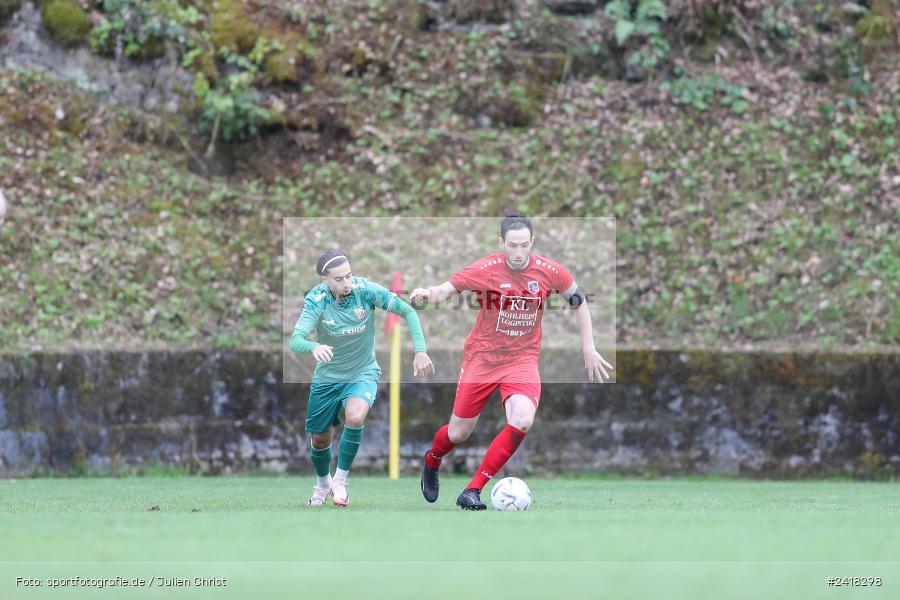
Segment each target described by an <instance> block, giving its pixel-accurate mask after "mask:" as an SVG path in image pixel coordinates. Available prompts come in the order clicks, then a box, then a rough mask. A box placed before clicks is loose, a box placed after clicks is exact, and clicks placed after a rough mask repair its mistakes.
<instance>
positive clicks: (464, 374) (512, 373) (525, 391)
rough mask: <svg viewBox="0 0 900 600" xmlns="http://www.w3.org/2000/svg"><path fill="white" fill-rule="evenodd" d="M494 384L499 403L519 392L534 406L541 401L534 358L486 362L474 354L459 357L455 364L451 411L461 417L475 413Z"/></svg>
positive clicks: (481, 407)
mask: <svg viewBox="0 0 900 600" xmlns="http://www.w3.org/2000/svg"><path fill="white" fill-rule="evenodd" d="M498 386H499V387H500V402H501V404H505V403H506V399H507V398H509V397H510V396H512V395H513V394H522V395H523V396H526V397H527V398H528V399H529V400H531V401H532V402H533V403H534V408H535V409H537V407H538V405H539V404H540V402H541V376H540V373H539V372H538V365H537V361H535V360H528V361H520V362H509V363H503V364H500V365H486V364H485V363H484V362H482V361H480V360H478V359H477V358H475V359H469V360H463V364H462V366H460V367H459V380H458V381H457V384H456V399H455V400H454V401H453V414H454V415H456V416H457V417H460V418H463V419H471V418H472V417H477V416H478V415H480V414H481V411H482V410H484V405H485V404H487V401H488V398H489V397H490V395H491V394H493V393H494V390H495V389H497V387H498Z"/></svg>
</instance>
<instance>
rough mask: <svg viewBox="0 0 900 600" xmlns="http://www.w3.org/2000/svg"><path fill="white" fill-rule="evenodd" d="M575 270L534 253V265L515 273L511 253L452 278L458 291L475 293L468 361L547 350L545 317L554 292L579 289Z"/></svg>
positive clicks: (488, 259)
mask: <svg viewBox="0 0 900 600" xmlns="http://www.w3.org/2000/svg"><path fill="white" fill-rule="evenodd" d="M574 283H575V281H574V279H573V278H572V275H571V274H570V273H569V271H568V270H567V269H566V268H565V267H563V266H562V265H560V264H559V263H556V262H554V261H552V260H547V259H546V258H544V257H543V256H538V255H537V254H532V255H531V258H530V260H529V262H528V266H527V267H525V268H524V269H523V270H521V271H514V270H513V269H510V268H509V266H508V265H507V264H506V255H505V254H502V253H501V254H492V255H490V256H486V257H485V258H482V259H480V260H477V261H475V262H474V263H472V264H471V265H469V266H468V267H466V268H465V269H463V270H462V271H459V272H458V273H454V274H453V276H452V277H450V284H451V285H453V287H454V288H456V290H457V291H460V292H461V291H463V290H469V291H472V292H475V294H476V299H477V300H478V306H479V311H478V320H477V321H475V326H474V327H472V331H471V332H469V337H468V338H466V345H465V348H464V350H463V360H468V359H471V358H473V357H474V356H476V355H478V357H479V360H486V361H488V362H508V361H509V360H510V359H511V358H515V359H519V358H533V359H534V360H535V361H537V359H538V356H539V355H540V353H541V317H543V315H544V305H545V304H546V301H547V297H549V296H550V294H552V293H553V292H557V293H565V292H569V291H574V287H573V285H574Z"/></svg>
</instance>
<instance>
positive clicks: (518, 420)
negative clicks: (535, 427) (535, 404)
mask: <svg viewBox="0 0 900 600" xmlns="http://www.w3.org/2000/svg"><path fill="white" fill-rule="evenodd" d="M508 422H509V424H510V425H512V426H513V427H515V428H516V429H518V430H519V431H528V430H529V429H531V425H532V424H533V423H534V414H528V413H524V414H513V415H511V416H510V418H509V421H508Z"/></svg>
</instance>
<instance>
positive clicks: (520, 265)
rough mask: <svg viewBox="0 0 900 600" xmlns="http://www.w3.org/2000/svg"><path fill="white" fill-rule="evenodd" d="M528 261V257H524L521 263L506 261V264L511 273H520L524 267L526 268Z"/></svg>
mask: <svg viewBox="0 0 900 600" xmlns="http://www.w3.org/2000/svg"><path fill="white" fill-rule="evenodd" d="M528 259H529V257H528V256H526V257H525V258H523V259H522V261H521V262H516V261H514V260H512V259H506V262H507V263H509V268H510V269H512V270H513V271H521V270H522V269H524V268H525V267H526V266H528Z"/></svg>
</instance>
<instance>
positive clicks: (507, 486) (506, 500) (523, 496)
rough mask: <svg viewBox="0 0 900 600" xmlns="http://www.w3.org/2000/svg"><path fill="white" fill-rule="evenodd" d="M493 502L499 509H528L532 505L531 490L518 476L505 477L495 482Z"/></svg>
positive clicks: (492, 494) (492, 493)
mask: <svg viewBox="0 0 900 600" xmlns="http://www.w3.org/2000/svg"><path fill="white" fill-rule="evenodd" d="M491 504H492V505H493V506H494V508H495V509H497V510H504V511H505V510H528V507H529V506H531V490H529V489H528V486H527V485H525V482H524V481H522V480H521V479H518V478H516V477H505V478H503V479H501V480H500V481H498V482H497V483H495V484H494V488H493V489H492V490H491Z"/></svg>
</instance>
